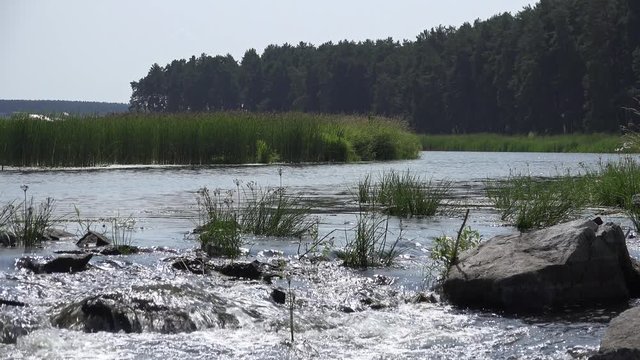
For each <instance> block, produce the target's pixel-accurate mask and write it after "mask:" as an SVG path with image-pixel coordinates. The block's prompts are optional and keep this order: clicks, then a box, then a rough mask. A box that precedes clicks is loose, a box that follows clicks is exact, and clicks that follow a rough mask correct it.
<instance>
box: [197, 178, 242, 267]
mask: <svg viewBox="0 0 640 360" xmlns="http://www.w3.org/2000/svg"><path fill="white" fill-rule="evenodd" d="M232 197H233V193H231V192H225V193H223V192H222V191H220V190H215V191H214V192H213V194H211V192H210V191H209V189H207V188H206V187H204V188H202V189H200V190H198V193H197V202H198V210H199V214H200V217H201V221H202V223H203V225H202V226H201V228H200V234H199V237H198V239H199V241H200V245H201V248H202V249H203V250H205V251H206V252H207V253H208V254H209V255H215V256H226V257H229V258H236V257H238V256H240V253H241V249H240V248H241V246H242V245H243V244H244V241H243V239H242V237H241V236H240V224H239V223H238V221H237V210H236V209H234V208H233V205H232V204H233V200H232Z"/></svg>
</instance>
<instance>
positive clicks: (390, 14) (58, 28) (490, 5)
mask: <svg viewBox="0 0 640 360" xmlns="http://www.w3.org/2000/svg"><path fill="white" fill-rule="evenodd" d="M535 3H536V1H534V0H384V1H382V0H315V1H307V0H252V1H250V0H224V1H217V0H209V1H206V0H183V1H177V0H175V1H169V0H108V1H107V0H100V1H98V0H0V99H50V100H53V99H56V100H57V99H60V100H86V101H109V102H128V101H129V97H130V95H131V88H130V86H129V82H131V81H134V80H138V79H140V78H141V77H143V76H145V75H146V74H147V71H148V70H149V68H150V67H151V65H152V64H153V63H159V64H160V65H166V64H167V63H169V62H171V61H172V60H174V59H182V58H189V57H190V56H191V55H196V56H199V55H200V54H202V53H206V54H209V55H225V54H231V55H233V57H234V58H235V59H236V60H238V61H240V59H241V58H242V55H243V54H244V51H245V50H247V49H250V48H255V49H256V50H257V51H258V52H260V53H261V52H262V50H263V49H264V48H265V47H266V46H267V45H269V44H283V43H290V44H292V45H295V44H297V43H299V42H300V41H304V42H308V43H311V44H314V45H320V44H322V43H325V42H327V41H334V42H337V41H340V40H345V39H346V40H355V41H359V40H366V39H374V40H375V39H385V38H388V37H393V38H394V39H395V40H400V41H401V40H403V39H407V40H412V41H413V40H415V38H416V36H417V35H418V34H419V33H420V32H422V31H423V30H425V29H430V28H432V27H434V26H438V25H440V24H442V25H453V26H459V25H461V24H462V23H464V22H465V21H469V22H473V20H475V19H478V18H479V19H486V18H488V17H490V16H492V15H495V14H497V13H501V12H504V11H509V12H511V13H514V14H515V13H516V12H518V11H520V10H521V9H522V8H523V7H524V6H526V5H529V4H531V5H533V4H535Z"/></svg>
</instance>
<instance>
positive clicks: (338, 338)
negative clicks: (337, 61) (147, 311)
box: [0, 152, 640, 359]
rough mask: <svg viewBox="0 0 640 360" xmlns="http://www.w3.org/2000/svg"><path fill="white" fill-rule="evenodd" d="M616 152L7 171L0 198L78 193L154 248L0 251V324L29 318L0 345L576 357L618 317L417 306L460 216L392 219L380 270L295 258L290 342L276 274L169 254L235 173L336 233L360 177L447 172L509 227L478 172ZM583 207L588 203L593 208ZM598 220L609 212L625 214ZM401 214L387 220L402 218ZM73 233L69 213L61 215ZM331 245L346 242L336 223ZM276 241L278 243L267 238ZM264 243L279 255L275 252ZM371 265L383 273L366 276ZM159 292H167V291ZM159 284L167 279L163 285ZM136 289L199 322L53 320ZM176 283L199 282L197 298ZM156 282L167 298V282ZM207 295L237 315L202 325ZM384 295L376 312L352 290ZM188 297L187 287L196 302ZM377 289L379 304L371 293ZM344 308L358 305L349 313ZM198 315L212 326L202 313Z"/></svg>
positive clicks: (64, 354) (572, 167) (546, 168)
mask: <svg viewBox="0 0 640 360" xmlns="http://www.w3.org/2000/svg"><path fill="white" fill-rule="evenodd" d="M615 158H617V155H597V154H548V153H539V154H538V153H460V152H423V153H422V154H421V157H420V159H418V160H412V161H396V162H385V163H359V164H322V165H285V166H283V174H282V177H281V178H280V177H279V176H278V166H259V165H255V166H215V167H168V168H167V167H122V168H119V167H107V168H98V169H74V170H32V171H24V170H17V169H9V170H7V169H5V171H3V172H0V204H4V203H7V202H8V201H12V200H15V201H16V203H19V202H20V200H21V199H22V198H23V196H24V194H23V192H22V190H20V185H21V184H28V185H29V190H28V193H27V195H28V196H33V197H34V199H35V200H36V201H37V200H38V199H42V198H44V197H46V196H49V197H52V198H54V199H55V200H56V214H57V215H58V216H60V217H63V218H65V219H69V218H71V219H73V218H74V217H75V212H74V205H75V206H77V208H78V209H79V210H80V213H81V217H82V218H83V219H91V220H93V221H95V222H96V224H97V225H98V226H99V225H100V223H101V221H102V220H101V219H102V218H107V217H112V216H119V217H129V216H131V217H132V218H134V219H135V221H136V226H135V229H136V230H135V231H134V232H133V242H134V244H135V245H138V246H142V247H156V248H157V247H161V248H160V249H159V250H158V251H155V252H152V253H149V254H140V255H135V256H128V257H108V258H107V257H95V258H94V259H93V260H92V262H91V263H92V264H93V265H94V268H92V269H91V270H89V271H87V272H83V273H78V274H73V275H59V274H54V275H31V274H28V273H26V272H23V271H16V270H15V269H14V261H15V258H16V257H19V256H22V255H23V253H22V251H18V250H2V251H0V298H4V299H17V300H20V301H23V302H25V303H27V304H29V306H28V307H25V308H9V307H2V308H0V321H4V323H7V322H8V321H9V322H13V323H16V322H17V323H19V324H21V325H22V327H23V328H27V329H30V330H32V331H31V333H30V334H28V335H26V336H22V337H19V338H18V340H17V344H10V345H0V358H13V359H27V358H37V359H39V358H51V359H86V358H93V359H114V358H117V359H153V358H158V359H160V358H162V359H172V358H194V359H209V358H221V359H224V358H228V359H237V358H255V359H282V358H321V359H323V358H351V359H396V358H405V359H425V358H430V359H438V358H442V359H450V358H463V359H464V358H468V359H472V358H473V359H483V358H492V359H495V358H498V359H499V358H505V359H507V358H513V359H515V358H529V359H545V358H548V359H562V358H566V359H570V358H580V357H581V356H584V355H585V354H588V353H589V351H593V350H595V349H597V347H598V345H599V342H600V339H601V337H602V334H603V331H604V328H605V326H606V324H607V322H608V320H609V318H610V317H611V316H612V315H613V314H615V312H613V313H607V312H598V311H592V312H589V313H585V314H582V315H573V316H571V317H570V318H569V317H566V318H554V319H543V318H537V319H526V318H509V317H503V316H498V315H495V314H491V313H483V312H476V311H462V310H457V309H454V308H451V307H449V306H447V305H444V304H414V303H412V302H410V301H409V300H410V299H411V298H412V296H413V295H414V294H415V292H416V291H419V290H421V289H422V288H423V287H424V286H425V283H424V278H425V273H426V272H427V265H425V264H427V263H428V254H429V249H430V248H431V246H432V240H433V238H434V237H437V236H440V235H442V234H450V235H451V234H453V233H454V232H455V231H457V229H458V227H459V226H460V223H461V220H462V219H461V218H460V216H459V215H451V216H447V215H441V216H436V217H433V218H428V219H408V220H403V221H402V228H403V240H402V242H401V243H400V247H401V249H402V252H403V254H402V256H401V259H400V261H399V262H398V264H397V265H396V266H395V267H393V268H391V269H373V270H368V271H366V272H363V271H351V270H347V269H345V268H343V267H340V266H338V265H337V264H336V263H334V262H328V263H319V264H315V265H310V264H303V263H299V262H297V261H292V263H291V264H289V270H288V271H290V272H291V273H292V277H293V280H294V281H293V288H294V292H295V293H296V299H297V302H296V307H295V322H296V337H297V338H296V342H295V345H294V346H293V347H290V346H288V345H287V344H286V340H287V339H288V336H289V330H288V316H289V313H288V310H287V309H286V308H285V307H284V306H282V305H277V304H275V303H274V302H273V301H271V300H270V298H269V293H270V291H271V289H272V288H273V287H274V286H275V287H286V284H285V283H284V282H283V281H277V282H276V284H274V285H267V284H264V283H258V282H242V281H230V280H227V279H225V278H223V277H217V276H213V275H212V276H208V277H202V276H199V275H193V274H186V273H181V272H176V271H174V270H172V269H171V268H170V267H169V266H168V263H167V262H166V261H163V260H164V259H166V258H170V257H172V256H175V255H176V254H175V252H176V251H177V252H178V253H190V252H191V251H192V249H194V248H195V247H196V246H197V244H196V241H195V240H194V239H193V238H192V237H191V236H188V234H189V232H190V231H191V230H192V229H193V228H194V227H195V226H196V225H197V210H196V202H195V193H196V191H197V190H198V189H199V188H201V187H203V186H207V187H209V188H210V189H215V188H222V189H229V190H234V189H235V184H234V180H235V179H239V180H241V181H242V182H245V183H246V182H249V181H256V182H257V183H258V184H259V185H260V186H262V187H265V188H267V187H274V186H280V182H282V185H283V186H285V187H286V188H287V189H288V190H289V191H290V192H292V193H295V194H300V195H302V196H305V197H307V198H309V199H310V200H309V201H310V203H311V204H312V206H313V208H314V209H315V212H316V216H317V217H318V219H319V221H320V232H321V235H322V234H326V233H328V232H329V231H331V230H334V229H339V230H340V231H337V232H336V234H342V233H344V232H343V231H342V230H343V229H350V228H351V227H352V226H353V223H354V221H355V213H354V212H353V211H354V209H355V208H354V202H353V196H352V195H351V194H352V192H353V191H354V190H353V189H354V187H356V186H357V182H358V180H360V179H362V178H363V176H364V175H366V174H372V175H373V176H374V177H376V176H378V174H380V173H381V172H382V171H384V170H390V169H395V170H400V171H404V170H407V169H411V171H413V172H415V173H418V174H419V175H422V176H424V177H425V178H427V179H432V180H433V181H443V180H446V181H452V182H453V184H454V187H455V198H454V199H451V201H452V202H464V203H471V204H472V205H474V206H473V207H472V212H471V215H470V218H469V223H468V225H470V226H471V227H472V228H474V229H476V230H478V231H479V232H480V233H481V234H482V236H483V237H484V238H489V237H491V236H494V235H497V234H504V233H511V232H513V231H514V229H513V228H511V227H509V226H505V224H503V223H501V221H500V220H499V216H498V215H497V214H496V213H495V211H493V210H492V209H490V208H489V207H487V206H486V201H485V199H484V197H483V191H482V189H483V183H484V181H486V180H487V179H498V178H503V177H506V176H508V175H509V174H510V173H530V174H532V175H535V176H554V175H556V174H558V173H565V172H566V171H571V173H577V172H580V171H582V170H583V169H584V167H585V166H586V167H590V166H597V164H598V162H599V161H607V160H609V159H615ZM585 215H587V216H591V215H595V214H591V213H587V214H585ZM605 220H613V221H619V222H622V223H623V226H629V224H628V223H626V222H625V220H624V219H623V218H622V217H619V216H615V215H614V216H610V217H606V218H605ZM398 225H399V221H398V220H397V219H392V220H391V225H390V228H393V229H395V230H394V231H396V232H397V231H398V230H397V229H398ZM62 226H63V227H66V228H67V230H69V231H71V232H77V231H79V230H78V225H77V224H76V223H75V222H73V221H69V222H63V223H62ZM248 240H249V245H248V246H247V252H248V257H249V258H250V259H253V258H258V259H260V260H262V261H275V260H276V259H277V258H278V257H281V256H282V257H286V258H290V257H292V256H294V255H295V254H296V253H297V250H298V243H297V241H295V240H293V239H292V240H281V239H271V238H259V237H258V238H256V237H254V238H250V239H248ZM335 240H336V246H338V247H339V246H341V245H342V243H343V242H344V239H343V237H341V235H336V239H335ZM72 248H74V244H73V241H71V240H67V241H61V242H58V243H53V244H50V245H49V246H47V247H46V248H45V249H42V250H40V251H39V253H38V254H36V255H46V254H50V253H51V252H52V251H54V250H59V249H72ZM629 248H630V250H631V253H632V255H633V256H635V257H638V255H639V254H640V251H639V249H640V245H639V244H638V242H637V241H636V239H632V240H630V241H629ZM265 249H272V250H275V251H266V252H265V251H263V250H265ZM272 254H275V257H274V256H272ZM376 275H385V276H388V277H389V278H391V279H392V280H393V282H392V284H390V285H380V286H378V285H375V281H376V280H375V279H376ZM162 289H164V290H162ZM166 289H173V290H171V291H169V295H166V292H165V290H166ZM102 292H119V293H127V294H128V293H136V294H142V295H140V296H149V297H150V298H152V299H155V300H156V301H161V302H163V303H167V304H170V305H172V306H176V307H181V308H189V309H192V314H193V316H194V317H195V318H197V319H204V320H203V322H202V327H199V328H198V329H197V330H196V331H195V332H191V333H178V334H160V333H158V332H143V333H141V334H124V333H117V334H112V333H95V334H88V333H83V332H80V331H73V330H65V329H57V328H54V327H52V326H51V325H50V318H51V316H53V315H54V314H55V313H56V312H57V311H59V308H60V307H61V306H63V305H65V304H69V303H71V302H74V301H78V300H80V299H82V298H84V297H86V296H87V295H89V294H96V293H102ZM182 293H190V294H195V295H194V296H193V297H187V296H182V295H180V294H182ZM163 294H164V295H163ZM208 297H211V298H213V299H216V300H215V301H216V302H217V303H218V305H219V306H220V308H222V309H224V311H225V312H226V313H227V314H231V315H233V316H234V317H235V319H237V321H238V322H237V325H236V326H232V327H220V326H210V325H211V324H209V323H208V322H207V321H205V320H206V318H207V316H209V314H210V312H211V311H212V310H211V309H209V308H208V307H207V305H205V302H198V301H203V300H198V299H200V298H202V299H206V298H208ZM363 297H364V298H367V299H369V298H373V299H377V300H379V301H380V302H382V303H383V304H384V306H382V307H381V309H378V310H373V309H372V308H371V307H368V306H364V305H363V302H362V299H363ZM194 299H195V300H194ZM377 300H376V301H377ZM345 307H349V308H351V309H352V310H355V312H353V313H346V312H344V308H345ZM207 324H208V325H207Z"/></svg>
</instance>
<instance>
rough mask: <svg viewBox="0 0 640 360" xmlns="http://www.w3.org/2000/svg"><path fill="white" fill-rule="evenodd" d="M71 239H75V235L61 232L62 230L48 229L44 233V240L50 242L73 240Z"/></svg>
mask: <svg viewBox="0 0 640 360" xmlns="http://www.w3.org/2000/svg"><path fill="white" fill-rule="evenodd" d="M71 237H75V235H74V234H72V233H70V232H68V231H65V230H61V229H54V228H49V229H46V230H45V231H44V234H42V238H43V240H48V241H59V240H60V239H64V238H71Z"/></svg>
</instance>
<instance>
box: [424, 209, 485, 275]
mask: <svg viewBox="0 0 640 360" xmlns="http://www.w3.org/2000/svg"><path fill="white" fill-rule="evenodd" d="M468 217H469V210H467V211H466V213H465V216H464V220H463V222H462V225H461V226H460V230H458V235H457V236H456V238H455V239H453V238H451V237H449V236H446V235H442V236H439V237H437V238H435V239H434V246H433V249H431V255H430V256H431V259H433V260H435V261H437V262H439V263H441V264H442V271H441V273H442V276H441V279H444V278H446V276H447V274H448V273H449V269H450V268H451V266H453V265H455V264H457V263H458V256H459V255H460V253H462V252H463V251H466V250H468V249H471V248H474V247H476V246H478V245H479V244H480V240H481V236H480V233H479V232H478V231H476V230H472V229H471V227H469V226H465V225H466V223H467V218H468Z"/></svg>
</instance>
